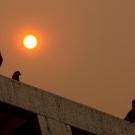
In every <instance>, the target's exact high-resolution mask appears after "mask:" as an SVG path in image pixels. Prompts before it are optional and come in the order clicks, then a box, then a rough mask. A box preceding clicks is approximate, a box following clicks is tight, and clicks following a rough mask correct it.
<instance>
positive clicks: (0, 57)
mask: <svg viewBox="0 0 135 135" xmlns="http://www.w3.org/2000/svg"><path fill="white" fill-rule="evenodd" d="M2 62H3V58H2V55H1V52H0V66H1V65H2Z"/></svg>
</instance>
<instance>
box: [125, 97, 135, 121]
mask: <svg viewBox="0 0 135 135" xmlns="http://www.w3.org/2000/svg"><path fill="white" fill-rule="evenodd" d="M124 120H127V121H129V122H131V123H135V99H134V100H132V109H131V110H130V111H129V112H128V114H127V115H126V117H125V118H124Z"/></svg>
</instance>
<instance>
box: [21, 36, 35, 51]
mask: <svg viewBox="0 0 135 135" xmlns="http://www.w3.org/2000/svg"><path fill="white" fill-rule="evenodd" d="M23 44H24V47H25V48H27V49H33V48H36V47H37V44H38V40H37V38H36V36H34V35H27V36H25V37H24V39H23Z"/></svg>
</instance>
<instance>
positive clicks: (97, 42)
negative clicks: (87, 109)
mask: <svg viewBox="0 0 135 135" xmlns="http://www.w3.org/2000/svg"><path fill="white" fill-rule="evenodd" d="M134 5H135V1H133V0H128V1H127V0H93V1H92V0H23V1H18V0H10V1H9V0H3V1H1V4H0V20H1V21H0V26H1V31H0V41H1V44H0V50H1V51H2V55H3V57H4V63H3V65H2V68H1V69H0V74H3V75H5V76H8V77H11V75H12V73H13V72H14V71H15V70H20V71H21V73H22V76H21V80H22V81H23V82H25V83H28V84H31V85H34V86H37V87H39V88H42V89H45V90H47V91H50V92H52V93H55V94H58V95H61V96H64V97H66V98H69V99H72V100H75V101H77V102H81V103H83V104H86V105H88V106H91V107H94V108H96V109H99V110H102V111H104V112H107V113H110V114H113V115H115V116H118V117H121V118H123V117H124V116H125V114H126V113H127V111H128V110H129V109H130V102H131V100H132V99H133V98H134V95H135V83H134V80H135V53H134V52H135V38H134V33H135V14H134V13H135V8H134ZM27 33H35V34H36V35H38V37H39V40H40V43H39V46H38V48H37V49H35V50H33V51H27V50H26V49H24V48H23V46H22V45H21V40H22V37H23V35H25V34H27Z"/></svg>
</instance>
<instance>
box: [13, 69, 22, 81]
mask: <svg viewBox="0 0 135 135" xmlns="http://www.w3.org/2000/svg"><path fill="white" fill-rule="evenodd" d="M20 75H21V73H20V71H15V72H14V73H13V75H12V79H14V80H17V81H20V79H19V76H20Z"/></svg>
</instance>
